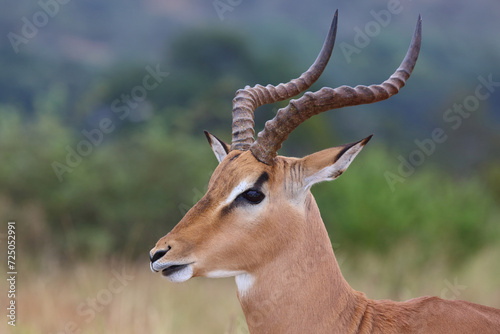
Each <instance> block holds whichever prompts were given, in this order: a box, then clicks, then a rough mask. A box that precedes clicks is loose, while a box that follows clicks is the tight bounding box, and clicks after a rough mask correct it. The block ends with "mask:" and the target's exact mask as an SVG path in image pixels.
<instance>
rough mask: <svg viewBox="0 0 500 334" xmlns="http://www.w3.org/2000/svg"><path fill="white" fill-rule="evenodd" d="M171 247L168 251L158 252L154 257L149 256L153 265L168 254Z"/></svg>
mask: <svg viewBox="0 0 500 334" xmlns="http://www.w3.org/2000/svg"><path fill="white" fill-rule="evenodd" d="M170 248H172V247H170V246H168V248H167V249H166V250H158V251H156V252H155V253H154V254H153V256H151V254H150V255H149V259H150V260H151V263H153V262H156V261H157V260H159V259H161V258H162V257H163V255H165V254H167V252H168V251H169V250H170Z"/></svg>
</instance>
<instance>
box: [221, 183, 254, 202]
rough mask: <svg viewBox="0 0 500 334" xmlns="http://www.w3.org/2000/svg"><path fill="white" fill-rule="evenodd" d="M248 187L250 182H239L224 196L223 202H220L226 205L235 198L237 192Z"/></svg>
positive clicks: (239, 192)
mask: <svg viewBox="0 0 500 334" xmlns="http://www.w3.org/2000/svg"><path fill="white" fill-rule="evenodd" d="M249 187H250V184H249V183H248V182H247V181H246V180H245V181H242V182H241V183H240V184H238V185H237V186H236V187H235V188H234V189H233V191H231V193H230V194H229V196H228V197H227V198H226V200H225V201H224V202H222V205H224V206H226V205H228V204H230V203H232V202H233V201H234V200H235V199H236V197H238V195H239V194H241V193H242V192H244V191H245V190H248V188H249Z"/></svg>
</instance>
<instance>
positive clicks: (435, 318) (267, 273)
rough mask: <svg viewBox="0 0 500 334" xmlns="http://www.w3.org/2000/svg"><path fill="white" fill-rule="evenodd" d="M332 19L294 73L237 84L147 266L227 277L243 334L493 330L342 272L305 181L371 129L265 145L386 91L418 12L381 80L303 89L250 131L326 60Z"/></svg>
mask: <svg viewBox="0 0 500 334" xmlns="http://www.w3.org/2000/svg"><path fill="white" fill-rule="evenodd" d="M336 30H337V13H336V14H335V16H334V19H333V22H332V25H331V28H330V31H329V33H328V36H327V37H326V40H325V43H324V44H323V48H322V50H321V52H320V54H319V55H318V57H317V59H316V61H315V62H314V64H313V65H312V66H311V67H310V68H309V69H308V70H307V71H306V72H304V73H303V74H302V75H301V76H300V77H299V78H297V79H294V80H291V81H290V82H288V83H286V84H279V85H278V86H272V85H268V86H266V87H263V86H260V85H256V86H254V87H249V86H247V87H245V89H242V90H238V91H237V93H236V97H235V98H234V100H233V124H232V143H231V145H229V144H226V143H225V142H223V141H221V140H219V139H218V138H216V137H215V136H213V135H211V134H209V133H205V134H206V136H207V138H208V141H209V143H210V145H211V147H212V150H213V152H214V154H215V156H216V158H217V159H218V161H219V165H218V166H217V168H216V169H215V171H214V173H213V175H212V177H211V178H210V182H209V185H208V190H207V193H206V194H205V195H204V197H203V198H202V199H201V200H200V201H199V202H198V203H197V204H196V205H194V207H193V208H191V210H190V211H189V212H188V213H187V214H186V215H185V216H184V218H183V219H182V220H181V221H180V222H179V223H178V224H177V226H175V227H174V229H173V230H172V231H171V232H170V233H168V234H167V235H166V236H164V237H163V238H161V239H160V240H159V241H158V242H157V243H156V246H155V247H154V248H153V249H152V250H151V251H150V260H151V264H150V265H151V269H152V270H153V271H154V272H161V274H162V275H163V276H164V277H166V278H167V279H169V280H170V281H172V282H184V281H187V280H188V279H190V278H192V277H197V276H204V277H228V276H235V277H236V285H237V290H238V292H237V294H238V299H239V301H240V303H241V306H242V308H243V312H244V314H245V318H246V321H247V324H248V328H249V330H250V332H251V333H252V334H255V333H273V334H276V333H287V334H290V333H301V334H302V333H314V334H317V333H342V334H344V333H384V334H387V333H481V334H485V333H500V310H497V309H494V308H490V307H486V306H482V305H477V304H473V303H469V302H466V301H449V300H443V299H440V298H437V297H420V298H416V299H412V300H409V301H406V302H395V301H390V300H371V299H368V298H367V297H366V296H365V294H363V293H361V292H357V291H355V290H353V289H352V288H351V287H350V286H349V284H348V283H347V282H346V281H345V279H344V278H343V276H342V273H341V272H340V269H339V266H338V264H337V261H336V259H335V256H334V253H333V249H332V246H331V242H330V239H329V237H328V233H327V231H326V228H325V226H324V224H323V221H322V219H321V216H320V212H319V209H318V206H317V205H316V202H315V200H314V197H313V195H312V194H311V191H310V189H311V187H312V186H313V185H314V184H316V183H318V182H322V181H328V180H334V179H336V178H337V177H339V176H340V175H341V174H342V173H343V172H344V171H345V170H346V169H347V167H348V166H349V164H350V163H351V162H352V160H353V159H354V158H355V157H356V155H357V154H358V153H359V152H360V151H361V149H362V148H363V147H364V146H365V145H366V143H367V142H368V141H369V140H370V138H371V136H370V137H367V138H365V139H363V140H360V141H358V142H355V143H351V144H347V145H342V146H338V147H333V148H329V149H326V150H323V151H320V152H317V153H314V154H311V155H309V156H306V157H304V158H301V159H298V158H287V157H283V156H278V155H277V151H278V150H279V149H280V148H281V145H282V143H283V142H284V141H285V140H286V139H287V137H288V135H289V134H290V133H291V132H292V131H293V130H294V129H295V128H296V127H297V126H298V125H299V124H301V123H302V122H304V121H305V120H307V119H308V118H310V117H312V116H313V115H316V114H319V113H321V112H324V111H327V110H330V109H335V108H341V107H347V106H354V105H360V104H367V103H373V102H377V101H381V100H385V99H387V98H389V97H391V96H392V95H394V94H397V93H398V92H399V90H400V89H401V88H402V87H403V86H404V85H405V82H406V80H407V79H408V78H409V76H410V74H411V72H412V70H413V68H414V66H415V63H416V61H417V57H418V54H419V50H420V42H421V19H420V17H419V19H418V22H417V26H416V29H415V33H414V35H413V39H412V41H411V44H410V47H409V49H408V52H407V54H406V56H405V58H404V60H403V62H402V63H401V65H400V67H399V68H398V69H397V71H396V72H395V73H394V74H393V75H392V76H391V77H390V78H389V79H388V80H386V81H385V82H383V83H382V84H380V85H371V86H368V87H367V86H357V87H354V88H351V87H347V86H342V87H339V88H336V89H332V88H322V89H321V90H319V91H317V92H307V93H305V94H304V95H303V96H302V97H301V98H299V99H297V100H291V101H290V103H289V104H288V105H287V106H286V107H285V108H282V109H280V110H279V111H278V113H277V114H276V116H275V117H274V118H273V119H272V120H270V121H268V122H267V123H266V124H265V128H264V130H263V131H262V132H260V133H259V134H258V138H257V139H256V140H254V130H253V128H254V111H255V110H256V109H257V108H258V107H259V106H262V105H264V104H267V103H274V102H277V101H282V100H286V99H289V98H291V97H293V96H296V95H298V94H299V93H301V92H303V91H305V90H307V89H308V88H309V87H310V86H311V85H312V84H313V83H314V82H315V81H316V80H317V79H318V78H319V76H320V75H321V73H322V72H323V70H324V68H325V67H326V64H327V62H328V60H329V58H330V55H331V52H332V49H333V45H334V41H335V35H336Z"/></svg>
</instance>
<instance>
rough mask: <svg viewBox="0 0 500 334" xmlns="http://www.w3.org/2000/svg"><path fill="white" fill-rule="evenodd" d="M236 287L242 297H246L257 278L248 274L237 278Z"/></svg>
mask: <svg viewBox="0 0 500 334" xmlns="http://www.w3.org/2000/svg"><path fill="white" fill-rule="evenodd" d="M235 280H236V286H237V287H238V293H239V295H240V297H244V296H245V295H246V294H247V293H248V291H250V289H251V288H252V286H253V283H254V281H255V278H254V277H253V276H252V275H250V274H247V273H244V274H240V275H238V276H236V278H235Z"/></svg>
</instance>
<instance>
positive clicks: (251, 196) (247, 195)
mask: <svg viewBox="0 0 500 334" xmlns="http://www.w3.org/2000/svg"><path fill="white" fill-rule="evenodd" d="M239 197H241V198H244V199H246V200H247V201H248V202H250V203H251V204H259V203H260V202H262V200H263V199H264V198H265V197H266V196H265V195H264V194H263V193H261V192H260V191H258V190H255V189H250V190H247V191H245V192H244V193H242V194H241V195H240V196H239Z"/></svg>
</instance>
